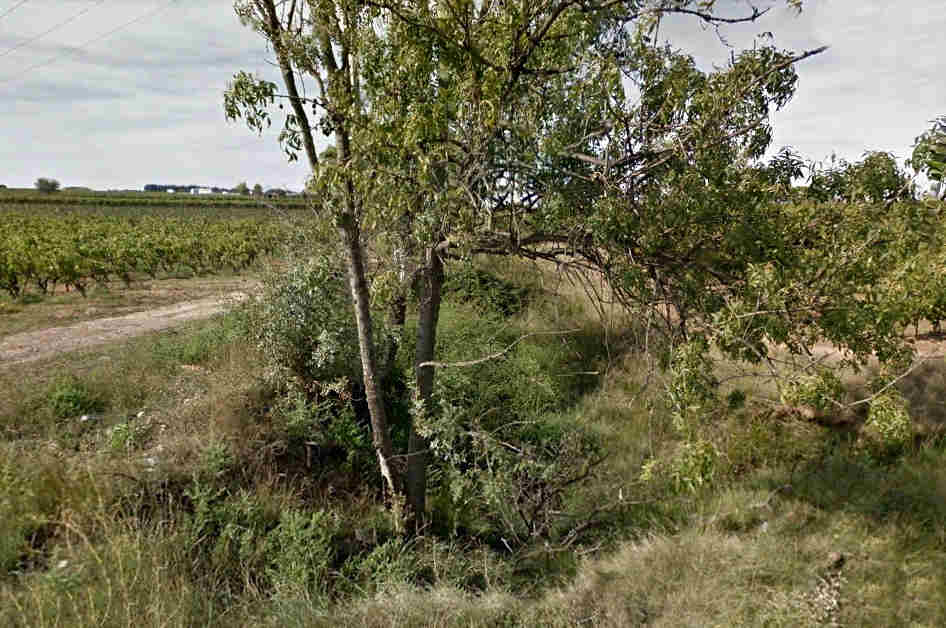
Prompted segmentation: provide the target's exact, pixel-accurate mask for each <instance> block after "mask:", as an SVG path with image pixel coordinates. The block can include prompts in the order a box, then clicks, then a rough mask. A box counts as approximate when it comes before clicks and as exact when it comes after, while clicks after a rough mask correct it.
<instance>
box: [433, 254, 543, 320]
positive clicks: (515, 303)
mask: <svg viewBox="0 0 946 628" xmlns="http://www.w3.org/2000/svg"><path fill="white" fill-rule="evenodd" d="M443 294H444V296H445V297H446V298H449V299H452V300H454V301H456V302H458V303H473V304H474V306H475V307H476V308H477V309H479V310H481V311H485V312H492V313H496V314H500V315H502V316H510V315H512V314H516V313H517V312H519V311H520V310H522V308H523V307H525V305H526V302H527V300H528V297H529V289H528V288H525V287H523V286H519V285H516V284H514V283H512V282H510V281H506V280H504V279H501V278H499V277H497V276H496V275H493V274H491V273H489V272H487V271H485V270H481V269H479V268H476V267H475V266H473V265H472V264H464V265H462V266H460V267H459V268H456V269H450V271H449V273H448V275H447V277H446V281H445V282H444V286H443Z"/></svg>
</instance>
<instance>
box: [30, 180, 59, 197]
mask: <svg viewBox="0 0 946 628" xmlns="http://www.w3.org/2000/svg"><path fill="white" fill-rule="evenodd" d="M33 185H34V186H35V187H36V189H37V190H39V191H40V192H46V193H49V192H58V191H59V181H57V180H55V179H47V178H45V177H40V178H39V179H36V183H34V184H33Z"/></svg>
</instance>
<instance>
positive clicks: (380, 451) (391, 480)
mask: <svg viewBox="0 0 946 628" xmlns="http://www.w3.org/2000/svg"><path fill="white" fill-rule="evenodd" d="M343 125H344V120H337V121H336V129H337V130H336V132H335V140H336V145H337V150H338V160H339V162H341V163H346V162H348V160H349V159H350V158H351V145H350V142H349V137H348V134H347V133H346V131H345V128H344V126H343ZM344 203H345V206H344V208H343V209H342V210H341V212H340V213H339V215H338V230H339V235H340V236H341V239H342V242H343V243H344V246H345V252H346V253H347V257H348V283H349V286H350V287H351V298H352V304H353V305H354V308H355V322H356V323H357V326H358V348H359V350H360V353H361V370H362V375H363V377H364V384H365V401H366V402H367V404H368V413H369V414H370V415H371V440H372V444H373V445H374V450H375V453H377V455H378V466H379V467H380V469H381V475H382V476H383V477H384V479H385V482H386V483H387V487H388V490H389V491H390V492H391V495H392V496H394V495H396V494H397V492H398V481H397V476H396V474H395V472H394V469H393V468H392V466H391V459H392V456H393V455H394V446H393V445H392V444H391V433H390V431H389V430H388V417H387V412H385V409H384V396H383V394H382V392H381V372H380V370H379V368H378V361H377V355H376V351H375V346H374V335H373V331H372V322H371V297H370V295H369V292H368V280H367V279H366V277H365V260H364V250H363V248H362V245H361V230H360V229H359V227H358V217H357V212H356V208H357V203H356V202H355V187H354V183H353V182H352V181H351V179H350V178H348V179H347V180H346V181H345V198H344Z"/></svg>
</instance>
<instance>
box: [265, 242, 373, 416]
mask: <svg viewBox="0 0 946 628" xmlns="http://www.w3.org/2000/svg"><path fill="white" fill-rule="evenodd" d="M255 316H256V325H255V327H256V340H257V343H258V345H259V348H260V350H261V351H262V352H263V357H264V359H265V361H266V367H267V376H268V377H269V379H270V380H271V381H272V383H274V384H277V385H280V386H283V385H286V384H290V385H291V386H294V387H296V388H297V389H299V390H303V391H305V392H306V393H307V395H308V396H309V397H310V398H314V397H315V396H317V395H318V393H319V391H320V390H321V389H322V388H324V387H327V386H331V385H332V384H333V383H335V382H338V380H340V379H343V378H348V379H351V380H353V381H358V380H360V379H361V357H360V354H359V352H358V333H357V330H356V328H355V323H354V313H353V310H352V306H351V297H350V295H349V293H348V287H347V285H346V282H345V275H344V272H343V271H342V269H341V268H339V267H338V265H337V264H336V263H334V262H333V261H332V260H330V259H329V258H328V257H327V256H324V255H319V256H316V257H313V258H311V259H309V260H305V261H301V262H295V263H292V264H291V265H290V267H289V269H288V270H287V271H286V272H285V273H282V274H279V275H278V276H273V277H270V278H269V279H268V280H267V282H266V284H265V293H264V296H263V299H262V300H261V301H260V305H259V308H258V311H257V312H256V315H255Z"/></svg>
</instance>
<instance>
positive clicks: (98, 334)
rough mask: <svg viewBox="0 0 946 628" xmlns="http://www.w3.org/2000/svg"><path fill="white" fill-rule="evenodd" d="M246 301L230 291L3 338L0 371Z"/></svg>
mask: <svg viewBox="0 0 946 628" xmlns="http://www.w3.org/2000/svg"><path fill="white" fill-rule="evenodd" d="M246 298H248V297H247V295H246V293H244V292H231V293H229V294H225V295H223V296H216V297H208V298H205V299H198V300H196V301H186V302H183V303H177V304H175V305H169V306H166V307H161V308H157V309H152V310H147V311H144V312H135V313H134V314H127V315H125V316H116V317H112V318H100V319H97V320H92V321H85V322H82V323H76V324H75V325H68V326H66V327H52V328H49V329H42V330H39V331H31V332H25V333H21V334H14V335H12V336H7V337H5V338H2V339H0V369H8V368H10V367H13V366H16V365H19V364H24V363H26V362H32V361H34V360H42V359H45V358H51V357H55V356H57V355H59V354H61V353H66V352H69V351H75V350H77V349H87V348H89V347H94V346H96V345H100V344H104V343H107V342H113V341H117V340H124V339H126V338H131V337H133V336H138V335H140V334H145V333H148V332H154V331H160V330H162V329H167V328H168V327H173V326H175V325H179V324H181V323H183V322H186V321H191V320H198V319H202V318H208V317H210V316H213V315H214V314H217V313H218V312H222V311H224V310H225V309H227V306H228V305H231V304H233V303H236V302H239V301H243V300H245V299H246Z"/></svg>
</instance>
